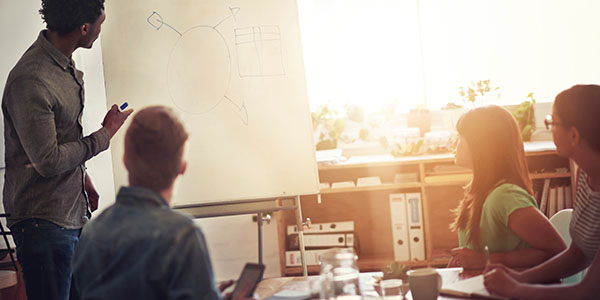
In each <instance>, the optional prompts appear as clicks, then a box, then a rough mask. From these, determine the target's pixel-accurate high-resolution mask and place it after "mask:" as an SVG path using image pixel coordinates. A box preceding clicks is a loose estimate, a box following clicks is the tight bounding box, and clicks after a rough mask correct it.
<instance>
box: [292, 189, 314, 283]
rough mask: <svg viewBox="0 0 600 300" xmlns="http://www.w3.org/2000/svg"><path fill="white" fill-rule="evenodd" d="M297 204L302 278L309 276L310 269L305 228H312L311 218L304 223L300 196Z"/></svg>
mask: <svg viewBox="0 0 600 300" xmlns="http://www.w3.org/2000/svg"><path fill="white" fill-rule="evenodd" d="M295 204H296V223H297V225H298V242H299V246H300V261H301V262H302V276H304V277H307V276H308V269H307V267H306V252H305V251H304V226H306V227H307V228H310V225H311V221H310V218H306V222H303V221H302V205H301V204H300V196H296V198H295Z"/></svg>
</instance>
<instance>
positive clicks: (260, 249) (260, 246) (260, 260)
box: [256, 212, 263, 280]
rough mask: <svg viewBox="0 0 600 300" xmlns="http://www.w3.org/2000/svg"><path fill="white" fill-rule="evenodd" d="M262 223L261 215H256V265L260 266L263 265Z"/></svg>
mask: <svg viewBox="0 0 600 300" xmlns="http://www.w3.org/2000/svg"><path fill="white" fill-rule="evenodd" d="M262 222H263V214H262V213H260V212H259V213H257V214H256V223H257V224H258V263H259V264H261V265H262V264H263V243H262V238H263V237H262ZM261 280H262V278H261Z"/></svg>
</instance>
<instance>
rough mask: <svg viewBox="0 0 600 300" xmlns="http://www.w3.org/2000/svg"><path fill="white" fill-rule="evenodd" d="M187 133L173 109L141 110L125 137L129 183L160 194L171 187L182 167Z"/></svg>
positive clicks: (148, 108)
mask: <svg viewBox="0 0 600 300" xmlns="http://www.w3.org/2000/svg"><path fill="white" fill-rule="evenodd" d="M187 138H188V133H187V132H186V130H185V127H184V126H183V124H182V123H181V121H180V120H179V118H178V117H177V115H175V112H173V110H172V109H170V108H167V107H164V106H150V107H147V108H144V109H142V110H140V111H139V112H138V113H137V114H136V115H135V116H134V117H133V120H132V121H131V125H129V128H127V133H126V134H125V164H126V166H127V171H128V172H129V184H130V185H132V186H139V187H145V188H148V189H151V190H153V191H157V192H160V191H163V190H165V189H167V188H169V187H170V186H171V184H173V181H175V178H177V175H179V172H180V170H181V167H182V164H183V150H184V145H185V142H186V140H187Z"/></svg>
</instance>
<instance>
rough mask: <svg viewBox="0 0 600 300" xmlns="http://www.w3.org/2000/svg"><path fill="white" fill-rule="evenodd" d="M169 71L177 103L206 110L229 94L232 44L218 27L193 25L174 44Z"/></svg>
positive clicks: (193, 110)
mask: <svg viewBox="0 0 600 300" xmlns="http://www.w3.org/2000/svg"><path fill="white" fill-rule="evenodd" d="M198 45H201V47H198ZM167 72H168V75H167V82H168V86H169V93H170V94H171V98H172V99H173V102H174V103H175V105H177V106H178V107H179V108H180V109H182V110H184V111H186V112H189V113H197V114H202V113H207V112H209V111H211V110H212V109H214V108H215V107H216V106H217V105H218V104H219V103H220V102H221V101H222V100H223V98H224V97H225V96H226V94H227V90H228V88H229V83H230V81H231V60H230V54H229V47H227V43H226V42H225V39H224V38H223V36H222V35H221V34H220V33H219V32H218V31H217V30H216V29H214V28H212V27H210V26H202V25H201V26H196V27H192V28H190V29H188V30H187V31H185V32H184V33H183V34H182V35H181V37H180V38H179V39H178V40H177V42H176V43H175V45H174V46H173V50H172V51H171V55H170V57H169V64H168V71H167Z"/></svg>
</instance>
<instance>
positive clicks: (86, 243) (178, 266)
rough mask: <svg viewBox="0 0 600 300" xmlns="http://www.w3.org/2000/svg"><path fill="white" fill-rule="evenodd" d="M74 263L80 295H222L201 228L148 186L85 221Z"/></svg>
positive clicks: (130, 190)
mask: <svg viewBox="0 0 600 300" xmlns="http://www.w3.org/2000/svg"><path fill="white" fill-rule="evenodd" d="M72 267H73V283H72V285H73V287H74V290H75V291H76V293H77V295H78V296H79V297H75V299H110V300H119V299H123V300H132V299H146V300H151V299H157V300H158V299H180V300H183V299H215V300H222V298H221V294H220V292H219V291H218V290H217V288H216V286H215V282H214V277H213V271H212V266H211V262H210V257H209V255H208V249H207V247H206V242H205V240H204V235H203V234H202V231H201V230H200V228H199V227H197V226H196V225H195V224H194V222H193V221H192V219H191V218H189V217H188V216H186V215H183V214H181V213H178V212H175V211H173V210H172V209H170V208H169V206H168V204H167V202H166V201H165V200H164V199H163V198H162V197H161V196H160V195H159V194H158V193H156V192H154V191H151V190H148V189H144V188H139V187H121V189H120V190H119V193H118V195H117V200H116V203H115V204H114V205H112V206H111V207H109V208H108V209H106V210H105V211H104V212H102V214H100V215H99V216H97V217H95V218H93V219H92V220H91V221H90V222H89V223H88V224H86V225H85V227H84V228H83V232H82V234H81V238H80V240H79V243H78V244H77V247H76V249H75V255H74V256H73V261H72ZM72 299H73V297H72Z"/></svg>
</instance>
